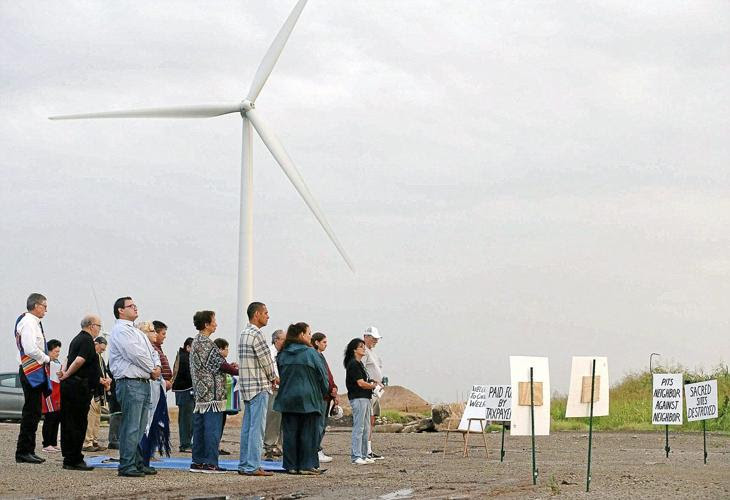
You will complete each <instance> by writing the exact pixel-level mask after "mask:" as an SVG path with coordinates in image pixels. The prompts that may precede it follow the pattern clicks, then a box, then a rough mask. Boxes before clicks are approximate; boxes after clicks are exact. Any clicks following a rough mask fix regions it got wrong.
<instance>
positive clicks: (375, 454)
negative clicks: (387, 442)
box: [368, 452, 385, 460]
mask: <svg viewBox="0 0 730 500" xmlns="http://www.w3.org/2000/svg"><path fill="white" fill-rule="evenodd" d="M368 458H371V459H373V460H384V459H385V457H384V456H383V455H378V454H377V453H372V452H371V453H368Z"/></svg>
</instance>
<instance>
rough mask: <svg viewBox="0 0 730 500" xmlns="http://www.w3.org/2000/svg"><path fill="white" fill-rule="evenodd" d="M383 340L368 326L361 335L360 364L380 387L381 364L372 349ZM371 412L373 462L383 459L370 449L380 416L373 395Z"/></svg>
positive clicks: (377, 332) (370, 442)
mask: <svg viewBox="0 0 730 500" xmlns="http://www.w3.org/2000/svg"><path fill="white" fill-rule="evenodd" d="M381 338H383V337H382V336H381V335H380V332H379V331H378V329H377V328H376V327H374V326H369V327H367V328H366V329H365V332H364V333H363V341H364V342H365V356H363V358H362V364H363V365H365V370H366V371H367V372H368V376H369V377H370V379H371V380H374V381H375V382H377V383H379V384H381V385H382V383H383V362H382V361H381V360H380V356H378V355H377V354H376V353H375V351H374V349H375V346H376V345H377V344H378V342H379V341H380V339H381ZM372 405H373V411H372V413H371V416H370V436H369V437H368V458H371V459H373V460H382V459H384V458H385V457H384V456H382V455H378V454H377V453H374V452H373V447H372V441H371V438H372V433H373V428H374V427H375V417H376V416H380V399H379V398H378V397H377V396H376V395H375V394H373V399H372Z"/></svg>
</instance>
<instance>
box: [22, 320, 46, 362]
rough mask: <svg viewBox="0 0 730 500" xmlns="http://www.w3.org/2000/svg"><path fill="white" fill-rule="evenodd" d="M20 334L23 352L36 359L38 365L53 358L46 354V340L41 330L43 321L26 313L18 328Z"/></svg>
mask: <svg viewBox="0 0 730 500" xmlns="http://www.w3.org/2000/svg"><path fill="white" fill-rule="evenodd" d="M17 331H18V333H19V334H20V344H21V345H22V346H23V352H25V354H27V355H28V356H30V357H31V358H33V359H35V360H36V361H37V362H38V363H40V364H43V363H48V362H50V361H51V358H49V357H48V355H47V354H46V353H45V352H44V351H45V350H46V340H45V338H44V337H43V331H42V330H41V319H40V318H39V317H38V316H34V315H33V314H31V313H29V312H28V313H25V316H23V319H21V320H20V322H19V323H18V328H17ZM18 362H20V352H18Z"/></svg>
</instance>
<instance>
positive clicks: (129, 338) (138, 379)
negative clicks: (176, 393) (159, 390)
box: [109, 297, 161, 477]
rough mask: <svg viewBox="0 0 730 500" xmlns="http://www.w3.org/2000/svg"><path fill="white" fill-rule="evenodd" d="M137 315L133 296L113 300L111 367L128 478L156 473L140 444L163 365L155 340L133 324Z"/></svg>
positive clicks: (121, 469) (121, 463) (124, 473)
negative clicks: (152, 385)
mask: <svg viewBox="0 0 730 500" xmlns="http://www.w3.org/2000/svg"><path fill="white" fill-rule="evenodd" d="M138 315H139V313H138V312H137V305H136V304H135V303H134V301H133V300H132V298H131V297H121V298H119V299H117V300H116V302H114V317H115V318H117V321H116V323H115V324H114V328H112V333H111V339H110V340H109V370H110V371H111V372H112V376H113V377H114V380H115V381H116V386H117V388H116V396H117V400H118V401H119V404H120V405H121V407H122V422H121V424H120V426H119V469H118V474H119V475H120V476H125V477H143V476H145V475H151V474H156V473H157V471H156V470H155V469H154V468H153V467H147V466H145V465H144V463H143V459H142V454H141V453H140V452H139V446H138V445H139V442H140V440H141V439H142V436H143V435H144V431H145V428H146V426H147V416H148V407H149V403H150V383H149V380H150V378H151V379H154V380H156V379H158V378H159V377H160V373H161V367H160V366H159V361H157V363H155V354H156V352H155V349H154V347H152V343H151V342H150V340H149V339H148V338H147V336H146V335H145V334H144V333H142V332H141V331H140V330H138V329H137V328H135V326H134V323H133V321H134V320H135V319H137V316H138ZM157 359H159V358H157Z"/></svg>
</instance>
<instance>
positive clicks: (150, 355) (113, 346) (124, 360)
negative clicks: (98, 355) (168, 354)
mask: <svg viewBox="0 0 730 500" xmlns="http://www.w3.org/2000/svg"><path fill="white" fill-rule="evenodd" d="M159 364H160V358H159V355H158V354H157V353H156V352H155V349H154V347H152V343H151V342H150V339H148V338H147V335H145V334H144V333H142V331H140V330H138V329H137V328H135V326H134V324H133V323H132V322H131V321H127V320H124V319H118V320H117V321H116V323H114V328H112V334H111V338H110V339H109V371H111V372H112V376H114V378H115V379H120V378H146V379H149V378H150V373H151V372H152V370H154V369H155V366H159Z"/></svg>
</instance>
